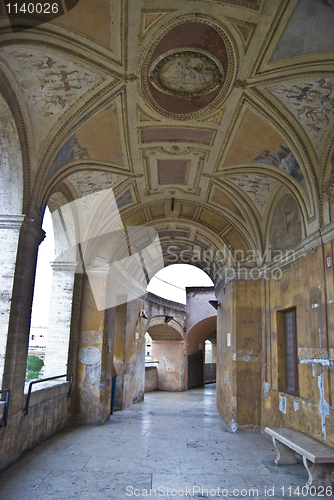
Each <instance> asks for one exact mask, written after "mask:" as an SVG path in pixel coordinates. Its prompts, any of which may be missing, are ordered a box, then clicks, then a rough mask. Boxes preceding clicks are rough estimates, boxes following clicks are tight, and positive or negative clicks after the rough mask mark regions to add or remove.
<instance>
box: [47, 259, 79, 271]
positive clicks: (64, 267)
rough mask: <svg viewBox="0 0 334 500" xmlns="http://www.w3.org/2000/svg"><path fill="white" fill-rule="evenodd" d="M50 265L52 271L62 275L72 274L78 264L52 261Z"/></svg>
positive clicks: (75, 262)
mask: <svg viewBox="0 0 334 500" xmlns="http://www.w3.org/2000/svg"><path fill="white" fill-rule="evenodd" d="M50 265H51V267H52V270H53V271H60V272H63V273H71V274H74V273H75V270H76V268H77V265H78V262H77V261H72V262H71V261H70V262H68V261H57V260H55V261H53V262H50Z"/></svg>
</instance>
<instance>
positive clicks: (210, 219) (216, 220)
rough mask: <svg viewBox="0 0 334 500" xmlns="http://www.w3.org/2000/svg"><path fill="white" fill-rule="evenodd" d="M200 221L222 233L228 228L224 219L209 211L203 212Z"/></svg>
mask: <svg viewBox="0 0 334 500" xmlns="http://www.w3.org/2000/svg"><path fill="white" fill-rule="evenodd" d="M199 220H200V221H201V222H204V223H205V224H207V225H208V226H210V227H212V228H213V229H215V230H216V231H218V232H220V231H222V229H223V228H224V227H225V226H227V222H226V221H225V220H224V219H221V218H220V217H218V215H216V214H214V213H213V212H210V211H209V210H203V212H202V213H201V215H200V217H199Z"/></svg>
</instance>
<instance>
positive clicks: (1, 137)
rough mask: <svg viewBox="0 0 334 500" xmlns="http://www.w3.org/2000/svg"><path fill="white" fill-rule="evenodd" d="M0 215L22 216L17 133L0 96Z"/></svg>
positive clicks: (19, 149)
mask: <svg viewBox="0 0 334 500" xmlns="http://www.w3.org/2000/svg"><path fill="white" fill-rule="evenodd" d="M0 166H1V168H0V214H1V215H18V214H22V206H23V163H22V151H21V146H20V140H19V135H18V131H17V128H16V125H15V121H14V118H13V115H12V113H11V111H10V109H9V106H8V104H7V102H6V100H5V99H4V97H3V96H2V95H1V94H0Z"/></svg>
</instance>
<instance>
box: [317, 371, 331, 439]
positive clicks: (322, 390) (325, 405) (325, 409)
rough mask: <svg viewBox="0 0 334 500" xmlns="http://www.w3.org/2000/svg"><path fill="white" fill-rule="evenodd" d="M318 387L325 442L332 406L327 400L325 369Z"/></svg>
mask: <svg viewBox="0 0 334 500" xmlns="http://www.w3.org/2000/svg"><path fill="white" fill-rule="evenodd" d="M318 386H319V390H320V402H319V411H320V414H321V425H322V435H323V441H324V442H325V441H326V419H325V417H326V415H330V406H329V404H328V403H327V401H326V400H325V387H324V372H323V368H321V374H320V375H319V377H318Z"/></svg>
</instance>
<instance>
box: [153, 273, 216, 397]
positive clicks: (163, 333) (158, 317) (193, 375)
mask: <svg viewBox="0 0 334 500" xmlns="http://www.w3.org/2000/svg"><path fill="white" fill-rule="evenodd" d="M213 299H215V289H214V285H213V282H212V280H211V279H210V277H209V276H208V275H207V274H206V273H205V272H204V271H202V270H201V269H199V268H197V267H195V266H194V265H188V264H174V265H170V266H168V267H166V268H164V269H162V270H160V271H159V272H158V273H157V274H156V275H155V276H154V277H153V278H152V279H151V281H150V283H149V285H148V287H147V294H146V299H145V315H146V317H147V324H146V332H147V337H146V338H147V341H146V349H145V352H146V357H145V392H150V391H152V390H165V391H185V390H188V389H191V388H193V387H200V386H203V385H204V382H205V372H204V369H205V340H206V338H208V337H207V335H208V334H210V333H211V331H212V330H214V331H215V318H214V325H213V328H211V326H212V325H211V323H210V328H211V329H210V331H207V329H205V331H203V332H202V337H203V338H202V337H201V338H200V340H198V338H197V336H196V339H195V340H194V341H193V339H192V341H191V342H189V341H188V333H189V331H192V329H193V326H194V325H195V324H198V323H199V322H200V321H203V320H205V319H207V318H208V317H211V316H213V315H215V312H214V309H213V308H212V306H210V304H209V300H213ZM194 342H195V343H194ZM195 358H196V361H195V364H194V359H195ZM190 379H191V380H190ZM194 380H196V383H195V385H193V381H194ZM212 381H213V380H212Z"/></svg>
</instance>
